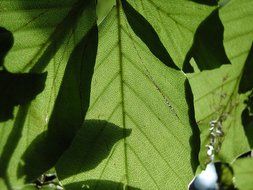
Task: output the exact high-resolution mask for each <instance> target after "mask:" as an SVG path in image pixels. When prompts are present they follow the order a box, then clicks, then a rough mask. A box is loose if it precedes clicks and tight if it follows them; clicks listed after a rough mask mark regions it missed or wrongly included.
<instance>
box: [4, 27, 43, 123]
mask: <svg viewBox="0 0 253 190" xmlns="http://www.w3.org/2000/svg"><path fill="white" fill-rule="evenodd" d="M13 43H14V39H13V35H12V33H11V32H10V31H8V30H6V29H4V28H1V27H0V68H1V70H0V92H1V93H0V122H4V121H7V120H9V119H12V118H13V110H14V107H15V106H17V105H24V104H26V103H28V102H30V101H31V100H33V99H34V98H35V97H36V96H37V95H38V94H39V93H41V92H42V91H43V89H44V87H45V81H46V76H47V74H46V73H43V74H32V73H25V74H14V73H10V72H8V71H7V70H6V69H5V68H4V66H3V63H4V58H5V56H6V54H7V53H8V51H9V50H10V49H11V48H12V46H13Z"/></svg>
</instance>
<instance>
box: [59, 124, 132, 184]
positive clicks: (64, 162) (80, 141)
mask: <svg viewBox="0 0 253 190" xmlns="http://www.w3.org/2000/svg"><path fill="white" fill-rule="evenodd" d="M130 134H131V129H123V128H120V127H118V126H116V125H114V124H112V123H109V122H107V121H103V120H87V121H85V123H84V126H83V127H82V128H81V129H80V130H79V131H78V133H77V135H76V137H75V139H74V141H73V143H72V144H71V146H70V148H69V149H68V150H67V151H66V152H65V154H64V155H63V157H62V158H61V159H60V160H59V162H58V163H57V165H56V171H57V174H58V177H59V179H60V180H62V179H65V178H67V177H70V176H73V175H76V174H79V173H82V172H86V171H89V170H91V169H94V168H96V167H97V166H98V165H99V163H100V162H102V161H103V160H104V159H106V158H107V157H108V156H109V154H110V152H111V150H112V148H113V146H114V145H115V144H116V143H117V142H118V141H119V140H121V139H124V138H126V137H128V136H129V135H130Z"/></svg>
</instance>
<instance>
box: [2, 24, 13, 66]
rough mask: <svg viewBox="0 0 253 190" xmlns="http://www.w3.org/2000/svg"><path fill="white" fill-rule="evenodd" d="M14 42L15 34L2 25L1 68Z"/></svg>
mask: <svg viewBox="0 0 253 190" xmlns="http://www.w3.org/2000/svg"><path fill="white" fill-rule="evenodd" d="M13 43H14V38H13V35H12V33H11V32H10V31H8V30H6V29H5V28H2V27H0V68H1V67H2V66H3V62H4V58H5V56H6V54H7V53H8V51H9V50H10V49H11V48H12V46H13Z"/></svg>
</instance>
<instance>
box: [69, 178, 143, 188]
mask: <svg viewBox="0 0 253 190" xmlns="http://www.w3.org/2000/svg"><path fill="white" fill-rule="evenodd" d="M64 188H65V190H80V189H82V190H141V189H139V188H135V187H131V186H126V187H125V185H124V184H123V183H119V182H114V181H109V180H87V181H82V182H76V183H71V184H69V185H66V186H64Z"/></svg>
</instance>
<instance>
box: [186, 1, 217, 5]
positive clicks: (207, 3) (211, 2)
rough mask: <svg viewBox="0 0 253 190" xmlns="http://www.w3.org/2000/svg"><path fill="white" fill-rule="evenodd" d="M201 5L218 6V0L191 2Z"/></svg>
mask: <svg viewBox="0 0 253 190" xmlns="http://www.w3.org/2000/svg"><path fill="white" fill-rule="evenodd" d="M190 1H193V2H196V3H199V4H204V5H210V6H216V5H218V0H190Z"/></svg>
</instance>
